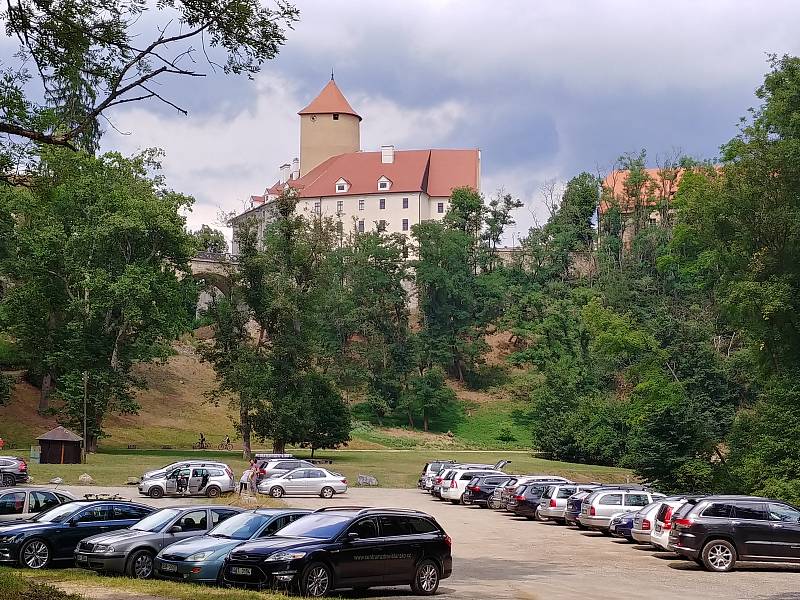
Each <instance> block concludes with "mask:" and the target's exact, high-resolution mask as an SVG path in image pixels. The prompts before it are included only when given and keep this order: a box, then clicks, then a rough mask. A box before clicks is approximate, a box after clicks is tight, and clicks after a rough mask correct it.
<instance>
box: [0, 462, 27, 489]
mask: <svg viewBox="0 0 800 600" xmlns="http://www.w3.org/2000/svg"><path fill="white" fill-rule="evenodd" d="M28 479H29V477H28V465H27V464H26V463H25V459H24V458H21V457H19V456H0V486H4V487H10V486H12V485H17V484H18V483H27V482H28Z"/></svg>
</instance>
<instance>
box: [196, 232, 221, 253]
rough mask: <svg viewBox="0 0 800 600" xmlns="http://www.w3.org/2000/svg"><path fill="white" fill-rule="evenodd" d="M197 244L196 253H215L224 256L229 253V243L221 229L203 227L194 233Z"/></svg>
mask: <svg viewBox="0 0 800 600" xmlns="http://www.w3.org/2000/svg"><path fill="white" fill-rule="evenodd" d="M192 237H193V238H194V243H195V252H213V253H215V254H224V253H226V252H227V251H228V241H227V240H226V239H225V234H224V233H222V232H221V231H220V230H219V229H212V228H211V227H209V226H208V225H201V226H200V229H198V230H197V231H193V232H192Z"/></svg>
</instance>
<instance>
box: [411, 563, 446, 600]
mask: <svg viewBox="0 0 800 600" xmlns="http://www.w3.org/2000/svg"><path fill="white" fill-rule="evenodd" d="M439 579H441V575H440V573H439V567H438V566H436V563H435V562H433V561H432V560H423V561H422V562H421V563H419V564H418V565H417V570H416V571H415V572H414V582H413V583H412V584H411V591H412V592H414V593H415V594H417V595H418V596H433V595H434V594H435V593H436V590H438V589H439Z"/></svg>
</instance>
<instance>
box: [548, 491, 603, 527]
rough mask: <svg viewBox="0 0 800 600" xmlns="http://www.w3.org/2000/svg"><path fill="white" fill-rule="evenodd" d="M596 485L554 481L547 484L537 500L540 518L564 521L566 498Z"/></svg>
mask: <svg viewBox="0 0 800 600" xmlns="http://www.w3.org/2000/svg"><path fill="white" fill-rule="evenodd" d="M598 487H599V486H598V485H575V484H568V483H565V484H562V483H556V484H553V485H549V486H547V488H546V489H545V490H544V493H543V494H542V497H541V499H540V500H539V509H538V514H537V515H536V516H537V517H539V518H540V519H552V520H553V521H558V522H560V523H564V522H565V521H564V513H565V512H566V510H567V500H568V499H569V497H570V496H572V495H573V494H577V493H578V492H584V491H587V490H596V489H597V488H598Z"/></svg>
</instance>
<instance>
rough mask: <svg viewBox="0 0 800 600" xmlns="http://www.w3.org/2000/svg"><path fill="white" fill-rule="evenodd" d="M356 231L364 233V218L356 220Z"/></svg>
mask: <svg viewBox="0 0 800 600" xmlns="http://www.w3.org/2000/svg"><path fill="white" fill-rule="evenodd" d="M358 233H364V219H361V220H360V221H359V222H358Z"/></svg>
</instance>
